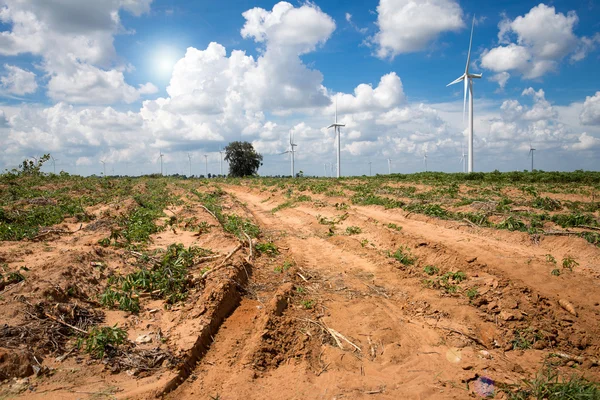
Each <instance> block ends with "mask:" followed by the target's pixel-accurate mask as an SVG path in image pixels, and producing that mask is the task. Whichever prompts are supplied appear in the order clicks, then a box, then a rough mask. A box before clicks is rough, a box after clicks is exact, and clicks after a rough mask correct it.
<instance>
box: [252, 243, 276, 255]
mask: <svg viewBox="0 0 600 400" xmlns="http://www.w3.org/2000/svg"><path fill="white" fill-rule="evenodd" d="M254 248H255V249H256V251H257V252H258V254H266V255H268V256H269V257H275V256H277V255H278V254H279V249H278V248H277V246H276V245H275V243H273V242H267V243H258V244H256V246H254Z"/></svg>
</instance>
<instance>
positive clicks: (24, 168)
mask: <svg viewBox="0 0 600 400" xmlns="http://www.w3.org/2000/svg"><path fill="white" fill-rule="evenodd" d="M49 159H50V154H44V155H43V156H41V157H40V158H38V159H36V160H35V161H32V160H23V162H22V163H21V164H20V165H19V167H18V168H17V170H15V172H16V173H17V174H18V175H39V174H40V171H41V169H42V166H43V165H44V163H45V162H46V161H48V160H49Z"/></svg>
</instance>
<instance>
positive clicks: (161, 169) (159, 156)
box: [157, 150, 165, 175]
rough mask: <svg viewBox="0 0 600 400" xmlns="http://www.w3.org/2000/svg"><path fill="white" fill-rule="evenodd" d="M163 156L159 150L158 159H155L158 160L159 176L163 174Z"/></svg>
mask: <svg viewBox="0 0 600 400" xmlns="http://www.w3.org/2000/svg"><path fill="white" fill-rule="evenodd" d="M164 156H165V155H164V154H163V153H162V151H161V150H159V151H158V158H157V159H159V158H160V174H161V175H162V174H163V157H164Z"/></svg>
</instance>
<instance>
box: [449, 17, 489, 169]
mask: <svg viewBox="0 0 600 400" xmlns="http://www.w3.org/2000/svg"><path fill="white" fill-rule="evenodd" d="M474 27H475V16H473V24H472V25H471V39H470V41H469V53H468V54H467V66H466V67H465V73H464V74H462V75H461V76H460V77H458V78H457V79H456V80H454V81H452V82H450V83H449V84H447V85H446V87H448V86H450V85H454V84H455V83H458V82H460V81H464V87H465V90H464V101H463V119H464V115H465V111H466V108H467V91H468V92H469V162H468V165H469V167H468V172H473V79H480V78H481V74H471V73H470V72H469V63H470V62H471V45H472V44H473V28H474Z"/></svg>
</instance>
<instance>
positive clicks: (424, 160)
mask: <svg viewBox="0 0 600 400" xmlns="http://www.w3.org/2000/svg"><path fill="white" fill-rule="evenodd" d="M423 162H424V163H425V172H427V151H425V154H424V155H423Z"/></svg>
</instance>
